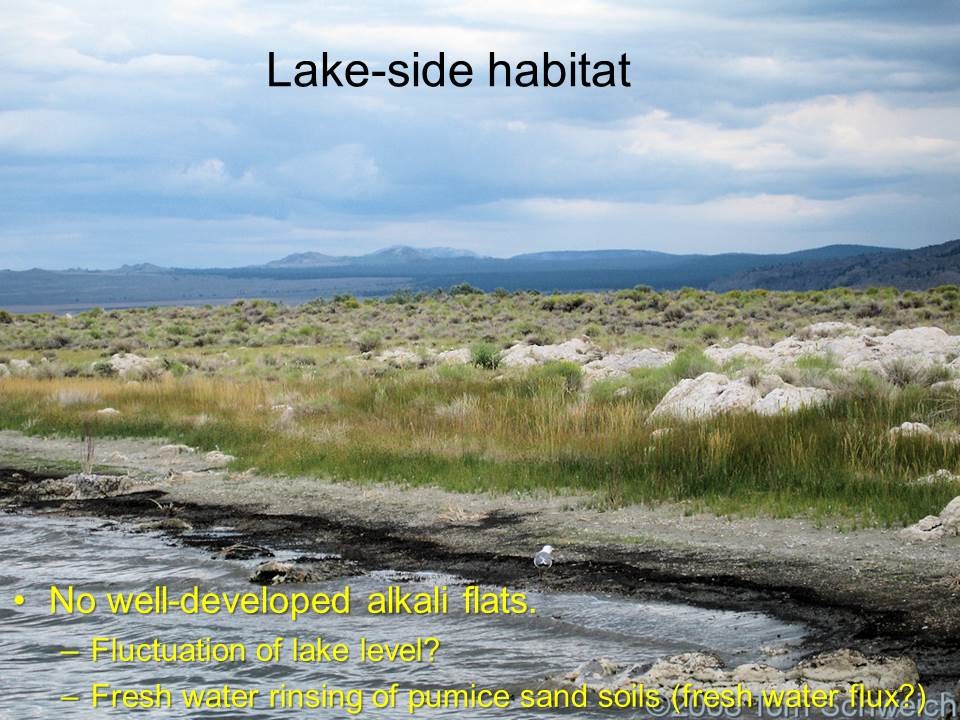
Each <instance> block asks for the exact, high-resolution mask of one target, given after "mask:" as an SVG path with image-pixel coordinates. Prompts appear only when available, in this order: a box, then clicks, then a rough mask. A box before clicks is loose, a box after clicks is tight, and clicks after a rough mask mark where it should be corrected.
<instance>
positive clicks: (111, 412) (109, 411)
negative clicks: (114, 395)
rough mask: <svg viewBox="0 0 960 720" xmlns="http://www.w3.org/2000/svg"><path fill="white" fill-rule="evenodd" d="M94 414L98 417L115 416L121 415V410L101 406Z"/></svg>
mask: <svg viewBox="0 0 960 720" xmlns="http://www.w3.org/2000/svg"><path fill="white" fill-rule="evenodd" d="M96 414H97V415H99V416H100V417H104V418H108V417H117V416H119V415H121V412H120V411H119V410H117V409H116V408H112V407H105V408H101V409H100V410H97V413H96Z"/></svg>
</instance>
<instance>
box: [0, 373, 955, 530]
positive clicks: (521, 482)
mask: <svg viewBox="0 0 960 720" xmlns="http://www.w3.org/2000/svg"><path fill="white" fill-rule="evenodd" d="M687 367H689V364H688V363H687V362H686V361H685V362H683V363H681V364H679V365H677V366H676V367H668V368H661V369H658V370H656V371H648V372H647V373H646V377H647V378H654V377H656V378H658V380H656V382H659V381H661V380H663V381H664V382H663V385H662V386H666V385H667V382H668V381H672V379H675V378H676V377H677V373H682V372H683V371H684V369H685V368H687ZM578 370H579V368H578ZM572 378H573V373H572V372H570V369H569V368H566V367H565V366H564V365H563V364H557V365H547V366H544V367H543V368H539V369H537V371H536V372H531V373H527V374H523V375H518V376H517V377H510V378H501V379H499V380H496V381H494V380H493V374H492V373H491V372H489V371H484V370H481V369H478V368H473V367H470V368H465V369H461V370H458V371H456V372H453V371H448V370H444V371H442V372H440V371H431V370H422V371H421V370H418V371H404V372H396V373H393V374H388V375H385V376H383V377H381V378H378V380H377V382H369V380H367V379H365V378H362V377H350V376H341V377H337V378H329V379H327V380H326V381H323V382H319V383H316V382H314V383H302V382H293V383H269V382H268V383H264V382H246V383H243V382H224V381H213V380H207V379H203V378H193V379H189V380H187V379H182V380H177V379H168V380H165V381H162V382H154V383H143V384H141V385H138V386H127V385H125V384H123V383H122V382H120V381H117V380H111V379H99V380H88V379H71V380H34V379H24V378H15V379H6V380H2V381H0V393H2V394H3V397H4V402H3V403H2V405H0V427H3V428H9V429H17V430H23V431H26V432H30V433H34V434H40V435H47V434H54V435H67V436H74V437H78V438H79V437H80V435H81V434H82V433H83V432H84V431H85V429H88V430H89V429H90V428H93V432H95V433H96V434H97V435H100V436H117V437H166V438H169V439H170V440H172V441H176V442H183V443H186V444H189V445H194V446H198V447H201V448H205V449H212V448H215V447H216V448H219V449H221V450H223V451H225V452H228V453H230V454H233V455H236V456H237V458H238V460H237V463H236V467H237V468H238V469H240V468H248V467H256V468H258V469H259V471H261V472H263V473H267V474H275V475H307V476H311V475H312V476H318V477H319V476H323V477H332V478H336V479H341V480H350V481H358V482H369V481H388V482H397V483H403V484H409V485H435V486H439V487H444V488H448V489H451V490H457V491H468V492H470V491H479V490H493V491H497V492H509V493H515V492H521V493H525V492H532V491H535V490H547V491H556V492H571V491H572V492H586V493H591V494H593V495H594V496H595V497H596V498H597V502H598V503H600V504H602V505H605V506H609V505H619V504H628V503H638V502H644V503H656V502H681V503H688V504H690V505H691V507H697V508H700V507H707V508H710V509H712V510H714V511H717V512H720V513H728V514H746V515H752V514H764V515H771V516H775V517H786V516H798V515H799V516H807V517H813V518H817V519H828V518H836V519H841V520H842V521H843V522H844V523H845V524H847V525H850V524H852V525H892V526H897V525H903V524H905V523H909V522H914V521H916V520H917V519H919V518H920V517H923V516H924V515H927V514H930V513H936V512H939V511H940V510H941V509H942V507H943V506H944V505H945V504H946V503H947V502H948V501H949V500H950V499H951V498H952V497H954V496H955V495H956V494H957V488H956V487H952V486H949V485H945V484H934V485H929V486H918V485H913V484H910V483H909V482H908V481H909V480H912V479H915V478H917V477H920V476H922V475H926V474H928V473H931V472H933V471H935V470H937V469H939V468H947V469H951V470H956V469H958V468H960V444H957V443H951V442H944V441H941V440H939V439H937V438H933V439H931V438H916V439H901V440H900V441H896V442H895V441H893V440H891V439H890V438H889V436H888V435H887V430H888V429H889V428H890V427H893V426H894V425H897V424H899V423H901V422H903V421H905V420H921V421H926V422H928V423H931V424H939V425H940V426H943V427H955V426H956V425H957V424H958V421H960V402H957V401H956V400H957V399H956V398H947V399H944V398H943V397H942V396H935V395H933V394H931V393H930V392H929V391H927V390H925V389H923V388H919V387H910V388H907V389H906V390H903V391H900V392H897V393H894V394H889V393H873V392H871V391H870V390H869V389H865V390H864V391H863V392H860V393H850V394H849V395H848V396H846V397H841V398H839V399H837V400H836V401H834V402H833V403H831V404H829V405H827V406H824V407H820V408H816V409H808V410H806V411H804V412H800V413H798V414H796V415H791V416H783V417H774V418H765V417H757V416H753V415H731V416H726V417H721V418H716V419H713V420H709V421H704V422H696V423H673V424H672V430H671V432H669V433H668V434H666V435H663V436H660V437H657V438H654V437H652V436H651V432H652V430H653V429H654V428H653V427H651V426H649V425H647V424H646V423H644V422H643V421H642V418H643V417H644V416H645V414H646V413H647V412H648V411H649V409H650V407H651V406H652V403H654V402H655V401H656V397H655V396H656V393H655V392H653V391H651V392H650V393H649V395H642V394H634V395H632V396H630V397H628V398H617V399H616V402H611V401H609V400H608V399H605V398H593V399H588V398H585V397H584V396H583V395H581V394H580V393H576V392H571V389H570V385H569V383H570V382H572V380H571V379H572ZM633 382H635V383H637V384H641V385H642V382H641V381H638V380H636V379H635V380H634V381H633ZM654 382H655V381H654V380H650V383H651V386H652V385H653V384H654ZM662 386H661V387H662ZM65 390H75V391H83V392H85V393H87V394H88V395H89V396H90V397H91V398H93V399H91V400H90V401H89V402H79V403H71V404H67V405H66V406H64V405H61V404H60V403H59V402H58V401H57V399H56V398H57V393H58V392H60V391H65ZM280 396H282V397H284V398H289V399H290V400H291V401H292V402H293V403H294V404H295V405H296V406H297V407H299V408H302V410H303V412H302V415H301V416H300V417H299V418H298V420H297V424H296V425H295V426H294V427H292V428H281V427H279V426H278V425H276V424H275V422H274V420H273V418H272V415H271V412H270V410H269V407H270V405H271V403H273V402H274V401H275V400H276V399H277V398H278V397H280ZM107 405H109V406H111V407H115V408H117V409H119V410H120V411H121V412H122V413H123V414H122V415H121V416H119V417H117V418H96V417H95V416H94V415H93V410H95V409H97V408H99V407H103V406H107ZM277 482H278V483H282V482H283V481H282V479H278V480H277Z"/></svg>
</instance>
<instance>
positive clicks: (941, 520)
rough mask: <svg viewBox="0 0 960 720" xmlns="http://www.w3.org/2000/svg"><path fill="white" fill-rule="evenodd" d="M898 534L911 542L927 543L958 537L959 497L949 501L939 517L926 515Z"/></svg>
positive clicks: (959, 523)
mask: <svg viewBox="0 0 960 720" xmlns="http://www.w3.org/2000/svg"><path fill="white" fill-rule="evenodd" d="M900 534H901V536H902V537H903V538H904V539H906V540H910V541H913V542H929V541H931V540H942V539H944V538H946V537H952V536H955V535H960V496H958V497H955V498H954V499H953V500H951V501H950V502H949V503H948V504H947V506H946V507H945V508H944V509H943V510H942V511H941V512H940V514H939V515H927V516H926V517H925V518H923V519H922V520H920V521H918V522H916V523H914V524H913V525H910V526H909V527H906V528H904V529H903V530H901V531H900Z"/></svg>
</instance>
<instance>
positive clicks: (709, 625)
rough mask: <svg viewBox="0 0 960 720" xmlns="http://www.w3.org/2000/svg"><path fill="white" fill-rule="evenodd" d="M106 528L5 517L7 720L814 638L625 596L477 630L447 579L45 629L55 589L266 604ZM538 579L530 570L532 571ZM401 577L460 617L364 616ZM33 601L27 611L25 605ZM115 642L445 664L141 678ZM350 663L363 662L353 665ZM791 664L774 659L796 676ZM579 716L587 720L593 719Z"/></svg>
mask: <svg viewBox="0 0 960 720" xmlns="http://www.w3.org/2000/svg"><path fill="white" fill-rule="evenodd" d="M100 527H101V523H100V522H99V521H96V520H77V519H70V520H64V519H51V518H38V517H32V516H25V515H0V558H2V559H0V678H2V679H3V680H2V687H3V694H2V695H0V718H2V719H3V720H6V719H7V718H9V719H10V720H13V719H14V718H16V719H17V720H32V719H33V718H50V717H53V716H54V715H56V714H62V715H63V717H64V718H93V717H126V716H129V715H132V714H133V712H135V714H136V717H147V718H152V717H184V716H185V715H186V713H184V712H183V710H182V709H180V708H178V707H177V704H175V706H174V709H173V710H169V711H142V710H138V711H123V710H116V711H103V710H93V709H91V708H90V707H89V706H88V705H89V691H90V685H91V684H92V683H94V682H109V683H110V684H111V685H113V686H115V687H118V688H119V687H125V686H129V687H140V686H149V685H153V684H154V683H158V682H159V683H163V684H164V685H166V686H168V687H169V688H170V689H171V690H173V691H174V693H175V695H176V693H178V692H179V690H180V689H182V688H187V687H192V686H216V685H221V686H222V685H223V684H224V683H229V684H230V685H233V686H237V687H250V688H253V687H256V688H261V690H262V691H264V692H265V691H266V690H267V689H271V688H275V687H279V686H280V684H281V683H286V685H287V687H315V688H316V687H320V686H321V685H322V684H323V683H326V685H327V687H337V688H345V689H350V688H367V689H368V690H372V689H374V688H378V687H385V686H387V685H389V683H391V682H399V683H400V684H401V685H402V686H403V687H418V688H437V687H448V686H469V684H470V683H477V684H478V685H480V686H486V687H510V688H517V687H521V686H524V685H530V684H532V683H535V682H536V681H537V680H538V679H541V678H543V677H544V676H545V675H549V674H554V673H557V672H562V671H566V670H570V669H572V668H573V667H575V666H577V665H578V664H580V663H581V662H583V661H584V660H587V659H589V658H591V657H597V656H606V657H610V658H613V659H617V660H623V661H631V662H643V661H651V660H654V659H656V658H657V657H661V656H664V655H671V654H675V653H678V652H684V651H688V650H710V651H713V652H716V653H718V654H719V655H721V656H722V657H724V659H726V660H728V661H735V662H737V663H740V662H749V661H753V660H757V659H760V658H761V654H760V651H759V648H760V647H761V646H763V645H771V644H772V645H784V644H785V645H792V644H796V643H797V642H799V641H800V640H801V639H802V637H803V635H804V632H805V631H804V628H803V627H802V626H798V625H788V624H784V623H781V622H779V621H777V620H774V619H772V618H769V617H767V616H764V615H761V614H759V613H736V612H724V611H717V610H704V609H699V608H694V607H690V606H684V605H676V604H666V603H638V602H633V601H630V600H627V599H623V598H618V597H604V596H601V595H586V594H576V593H570V594H554V593H551V594H537V593H528V597H529V600H530V603H531V604H532V605H533V606H534V607H535V608H536V609H537V612H536V614H534V615H522V616H516V615H499V616H475V615H470V616H466V615H464V614H463V613H462V610H461V608H460V607H458V602H456V600H457V599H458V598H459V593H458V589H457V588H456V587H455V585H456V584H457V583H459V582H460V581H459V580H458V579H457V578H452V577H449V576H441V575H437V576H424V575H422V574H420V575H418V576H416V578H415V580H414V581H411V580H410V579H409V578H407V577H406V576H398V575H397V574H396V573H390V572H375V573H371V574H369V575H366V576H362V577H355V578H349V579H348V580H343V581H334V582H329V583H323V584H320V585H318V586H314V587H313V588H312V589H313V590H326V591H331V592H332V591H335V590H339V589H341V588H342V586H343V585H344V584H345V583H348V582H349V584H350V586H351V588H352V593H353V597H354V598H355V601H354V607H353V612H352V614H351V615H349V616H334V615H324V616H310V617H306V618H302V619H300V620H297V621H296V622H292V621H290V620H289V619H288V618H285V617H276V616H269V615H256V616H230V615H226V614H221V615H217V616H214V617H209V616H205V617H196V616H183V615H180V614H175V615H174V614H171V615H166V616H148V617H140V616H126V617H114V616H112V615H109V614H107V613H105V612H103V611H102V608H103V607H104V606H105V604H101V606H100V608H98V611H97V612H96V613H95V614H93V615H89V616H73V617H65V616H63V615H58V616H56V617H53V616H50V615H49V607H48V603H49V586H50V585H51V584H56V585H60V586H64V585H68V584H74V585H76V586H77V588H78V590H80V589H82V590H84V591H87V592H91V593H94V594H95V595H97V597H98V599H99V598H101V597H102V595H103V593H104V592H130V591H136V590H149V589H152V588H153V587H154V586H155V585H156V584H160V583H166V584H168V585H169V586H170V592H171V594H175V593H178V592H183V591H186V590H188V589H190V588H191V587H193V586H194V585H199V586H200V587H201V590H203V591H208V590H209V591H216V592H225V591H226V592H237V591H247V590H251V589H255V588H254V586H252V585H250V584H249V583H248V582H247V578H248V577H249V574H250V570H251V568H252V567H253V566H254V565H255V564H256V562H255V561H224V560H214V559H211V558H210V557H209V554H208V553H205V552H203V551H201V550H196V549H191V548H183V547H175V546H172V545H170V544H168V542H167V541H165V540H164V539H162V538H160V537H157V536H151V535H138V534H131V533H128V532H125V531H118V530H116V529H98V528H100ZM531 571H532V567H531ZM398 577H400V578H403V581H404V588H405V589H407V590H420V589H422V590H427V589H431V588H432V586H433V585H435V584H448V585H450V586H451V591H450V597H451V603H450V614H448V615H445V616H439V617H437V616H402V617H378V616H372V615H367V614H366V613H365V612H364V610H363V605H364V603H363V600H364V598H365V597H366V595H367V593H369V592H372V591H374V590H382V589H383V588H384V587H385V586H386V585H388V584H391V583H394V582H397V581H398ZM16 593H22V594H23V595H25V596H26V598H27V602H26V604H25V605H24V606H23V607H15V606H14V604H13V600H12V598H13V596H14V595H15V594H16ZM96 635H100V636H116V637H117V638H119V639H120V640H123V641H126V642H151V641H152V640H153V639H154V638H158V639H160V640H161V641H163V642H190V641H196V640H197V639H200V638H205V637H213V638H214V640H216V641H220V642H227V643H229V642H240V643H246V644H247V646H248V648H251V649H252V647H253V645H254V644H255V643H257V642H261V641H266V640H272V639H273V638H274V637H277V636H283V637H285V638H288V639H292V638H294V637H299V638H302V639H304V640H307V641H315V640H316V638H317V637H322V638H323V640H324V641H325V642H331V643H337V642H345V643H348V644H349V645H350V647H351V652H353V653H356V650H355V648H356V647H357V646H358V644H359V641H360V638H361V637H365V638H367V640H369V641H371V642H402V641H409V640H413V639H415V638H417V637H418V636H420V637H429V636H435V637H437V638H439V639H440V640H441V647H440V649H439V651H438V652H437V653H436V662H434V663H433V664H429V663H411V664H401V663H395V664H390V663H381V664H365V665H360V664H358V663H357V662H356V661H355V660H353V659H351V660H350V661H348V662H346V663H321V664H303V663H299V664H297V663H293V662H292V661H290V659H289V656H288V655H285V656H284V657H283V659H282V661H281V662H279V663H274V664H261V663H255V662H254V663H249V662H248V663H247V664H242V665H240V664H229V663H222V664H215V663H214V664H207V665H203V664H189V665H157V664H151V665H130V664H115V665H114V664H110V663H106V662H99V663H96V664H94V663H92V662H91V661H90V660H89V659H88V658H89V643H90V639H91V638H92V637H93V636H96ZM66 646H70V647H77V648H80V649H81V650H83V651H84V652H83V655H82V656H80V657H61V656H60V655H59V651H60V650H61V649H62V648H64V647H66ZM352 657H355V655H354V656H352ZM792 659H793V658H792V657H790V656H789V655H786V656H783V657H781V658H778V660H779V661H780V662H782V663H783V664H790V662H791V661H792ZM778 664H779V663H778ZM66 693H73V694H76V695H79V696H80V697H81V701H80V702H78V703H64V702H62V701H60V700H59V697H60V695H63V694H66ZM189 715H190V717H219V718H225V717H236V716H242V717H245V718H282V717H293V716H299V717H311V718H343V717H350V716H349V715H347V714H346V713H345V712H343V711H339V710H329V709H328V710H323V709H319V710H310V711H303V713H300V712H299V711H294V710H285V711H284V710H244V711H234V712H231V711H228V710H219V711H213V710H211V711H205V712H190V713H189ZM362 716H363V717H384V718H388V717H389V718H393V717H401V716H406V713H405V711H404V712H402V713H400V712H398V711H394V712H388V711H370V712H367V711H365V712H364V713H363V715H362ZM418 716H422V717H451V718H452V717H467V716H469V717H507V716H509V717H511V718H525V717H545V716H546V714H541V715H537V714H531V713H526V712H525V711H519V710H496V711H495V710H490V711H476V712H474V711H469V712H468V713H466V714H464V713H463V712H456V711H448V712H446V713H444V712H439V711H426V712H424V713H423V714H422V715H418ZM581 716H582V715H581Z"/></svg>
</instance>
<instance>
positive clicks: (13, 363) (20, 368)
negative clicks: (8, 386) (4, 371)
mask: <svg viewBox="0 0 960 720" xmlns="http://www.w3.org/2000/svg"><path fill="white" fill-rule="evenodd" d="M7 367H8V369H9V371H10V374H11V375H26V374H27V373H29V372H30V368H31V365H30V361H29V360H20V359H19V358H14V359H13V360H10V361H9V362H8V363H7Z"/></svg>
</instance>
